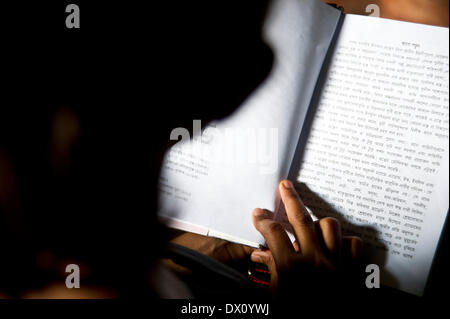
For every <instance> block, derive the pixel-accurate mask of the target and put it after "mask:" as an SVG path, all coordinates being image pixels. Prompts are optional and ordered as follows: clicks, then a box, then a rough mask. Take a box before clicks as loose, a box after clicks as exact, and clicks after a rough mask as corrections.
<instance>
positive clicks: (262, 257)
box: [250, 250, 278, 288]
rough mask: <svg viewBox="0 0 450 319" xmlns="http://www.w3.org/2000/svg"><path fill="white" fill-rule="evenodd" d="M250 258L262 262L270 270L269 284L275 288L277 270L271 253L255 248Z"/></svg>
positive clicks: (276, 284)
mask: <svg viewBox="0 0 450 319" xmlns="http://www.w3.org/2000/svg"><path fill="white" fill-rule="evenodd" d="M250 259H251V260H252V261H253V262H255V263H260V264H264V265H266V266H267V268H268V269H269V271H270V286H271V287H272V288H276V287H277V286H278V272H277V265H276V263H275V259H274V258H273V254H272V253H271V252H270V251H269V250H268V251H260V250H255V251H254V252H253V253H252V255H251V256H250Z"/></svg>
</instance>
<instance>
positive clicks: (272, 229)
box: [266, 222, 284, 234]
mask: <svg viewBox="0 0 450 319" xmlns="http://www.w3.org/2000/svg"><path fill="white" fill-rule="evenodd" d="M266 231H267V233H269V234H279V233H280V232H282V231H284V229H283V226H281V224H280V223H277V222H270V223H268V224H267V225H266Z"/></svg>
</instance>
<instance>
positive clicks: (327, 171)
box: [298, 15, 449, 295]
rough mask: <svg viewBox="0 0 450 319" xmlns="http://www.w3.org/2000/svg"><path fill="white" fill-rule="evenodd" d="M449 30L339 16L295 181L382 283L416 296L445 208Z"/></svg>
mask: <svg viewBox="0 0 450 319" xmlns="http://www.w3.org/2000/svg"><path fill="white" fill-rule="evenodd" d="M448 39H449V34H448V28H440V27H431V26H425V25H419V24H413V23H405V22H399V21H393V20H386V19H377V18H368V17H361V16H352V15H349V16H346V18H345V21H344V24H343V28H342V30H341V32H340V35H339V38H338V41H337V44H336V49H335V52H334V55H333V59H332V63H331V65H330V67H329V69H328V72H327V80H326V81H325V84H324V86H323V88H322V94H321V97H320V100H319V105H318V108H317V112H316V114H315V117H314V121H313V124H312V130H311V132H310V134H309V137H308V142H307V145H306V150H305V153H304V155H303V161H302V165H301V170H300V173H299V177H298V181H299V182H301V183H304V184H305V185H306V186H307V187H308V188H309V189H310V191H311V192H312V193H313V194H315V195H313V196H311V193H310V192H309V191H308V190H305V189H304V188H303V190H304V191H303V192H302V196H303V197H304V201H305V203H306V204H308V205H309V207H310V208H311V209H312V210H313V211H314V213H316V214H317V215H320V216H321V217H323V216H330V215H331V216H335V217H338V218H339V219H341V220H342V221H343V224H344V228H345V229H346V230H347V231H349V232H355V233H357V234H359V235H361V236H362V238H363V240H364V241H365V243H366V248H367V255H368V258H369V262H371V263H375V264H377V265H378V266H379V267H380V269H381V270H382V274H381V280H382V282H383V283H385V284H387V285H390V286H393V287H396V288H399V289H402V290H404V291H407V292H410V293H414V294H417V295H421V294H422V293H423V289H424V287H425V284H426V280H427V276H428V273H429V270H430V266H431V263H432V260H433V256H434V253H435V250H436V246H437V243H438V240H439V235H440V233H441V230H442V226H443V223H444V220H445V217H446V215H447V211H448V206H449V171H448V169H449V92H448V89H449V57H448V55H449V52H448V50H449V49H448V45H449V43H448Z"/></svg>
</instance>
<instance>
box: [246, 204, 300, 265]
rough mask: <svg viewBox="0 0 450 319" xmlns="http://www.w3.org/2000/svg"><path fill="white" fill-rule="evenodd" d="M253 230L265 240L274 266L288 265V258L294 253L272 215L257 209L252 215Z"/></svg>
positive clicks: (287, 238)
mask: <svg viewBox="0 0 450 319" xmlns="http://www.w3.org/2000/svg"><path fill="white" fill-rule="evenodd" d="M252 219H253V224H254V225H255V228H256V229H257V230H258V231H259V232H260V233H261V235H263V237H264V239H265V240H266V243H267V246H268V247H269V249H270V251H271V252H272V255H273V257H274V259H275V262H276V264H277V265H278V266H279V267H283V266H286V265H288V261H289V258H290V256H291V255H292V254H294V253H295V251H294V247H293V246H292V243H291V240H290V239H289V237H288V235H287V234H286V231H285V230H284V228H283V226H281V224H280V223H277V222H275V221H274V220H273V213H271V212H269V211H267V210H263V209H260V208H257V209H255V210H254V211H253V213H252Z"/></svg>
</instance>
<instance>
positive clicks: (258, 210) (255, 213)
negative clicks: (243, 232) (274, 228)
mask: <svg viewBox="0 0 450 319" xmlns="http://www.w3.org/2000/svg"><path fill="white" fill-rule="evenodd" d="M265 214H266V212H265V211H264V210H263V209H261V208H255V209H254V210H253V216H255V217H256V216H262V215H265Z"/></svg>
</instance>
